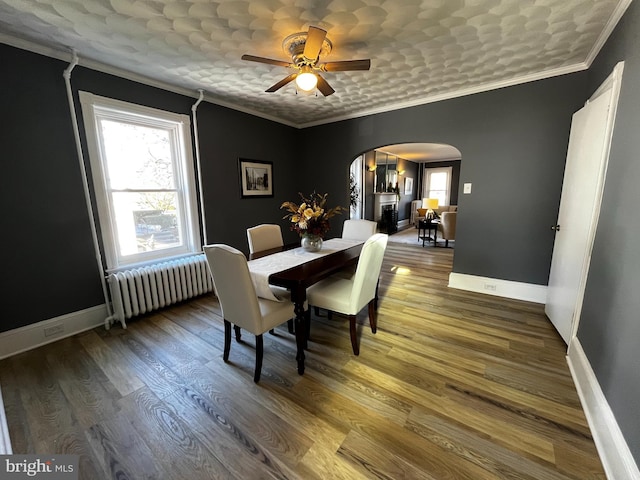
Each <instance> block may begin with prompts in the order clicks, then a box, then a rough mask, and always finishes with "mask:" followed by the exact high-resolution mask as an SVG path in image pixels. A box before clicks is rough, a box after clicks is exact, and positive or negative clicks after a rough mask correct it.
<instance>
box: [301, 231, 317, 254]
mask: <svg viewBox="0 0 640 480" xmlns="http://www.w3.org/2000/svg"><path fill="white" fill-rule="evenodd" d="M300 246H302V248H304V249H305V250H306V251H307V252H319V251H320V250H321V249H322V237H321V236H320V235H311V234H308V233H305V234H304V235H303V236H302V239H301V240H300Z"/></svg>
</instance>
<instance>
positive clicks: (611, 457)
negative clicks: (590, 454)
mask: <svg viewBox="0 0 640 480" xmlns="http://www.w3.org/2000/svg"><path fill="white" fill-rule="evenodd" d="M567 363H568V364H569V369H570V370H571V375H572V376H573V382H574V383H575V385H576V389H577V390H578V395H579V396H580V402H581V403H582V408H583V409H584V413H585V416H586V417H587V422H589V427H590V428H591V434H592V435H593V440H594V442H595V444H596V448H597V449H598V454H599V455H600V460H601V461H602V466H603V467H604V471H605V473H606V474H607V478H608V479H610V480H640V471H639V470H638V465H637V464H636V462H635V460H634V458H633V455H632V454H631V451H630V450H629V446H628V445H627V442H626V440H625V439H624V436H623V435H622V432H621V431H620V427H619V426H618V422H617V421H616V418H615V416H614V415H613V412H612V411H611V407H610V406H609V403H608V402H607V399H606V398H605V396H604V393H603V392H602V389H601V388H600V384H599V383H598V379H597V378H596V376H595V374H594V373H593V370H592V368H591V364H590V363H589V360H588V359H587V356H586V355H585V353H584V350H583V349H582V345H581V344H580V341H579V340H578V339H577V338H576V337H574V338H573V340H571V344H570V345H569V354H568V355H567Z"/></svg>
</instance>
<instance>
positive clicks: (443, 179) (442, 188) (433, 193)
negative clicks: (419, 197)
mask: <svg viewBox="0 0 640 480" xmlns="http://www.w3.org/2000/svg"><path fill="white" fill-rule="evenodd" d="M424 171H425V175H424V178H425V182H424V197H425V198H437V199H438V204H439V205H449V201H450V199H451V173H452V171H453V168H452V167H442V168H428V167H426V168H425V169H424Z"/></svg>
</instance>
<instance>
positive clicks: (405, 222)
mask: <svg viewBox="0 0 640 480" xmlns="http://www.w3.org/2000/svg"><path fill="white" fill-rule="evenodd" d="M408 226H409V219H404V220H400V221H399V222H398V229H402V228H407V227H408Z"/></svg>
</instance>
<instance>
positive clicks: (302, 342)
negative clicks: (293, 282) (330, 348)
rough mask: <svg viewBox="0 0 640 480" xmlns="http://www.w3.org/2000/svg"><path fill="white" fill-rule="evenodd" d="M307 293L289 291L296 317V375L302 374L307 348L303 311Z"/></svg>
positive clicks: (305, 323) (305, 322)
mask: <svg viewBox="0 0 640 480" xmlns="http://www.w3.org/2000/svg"><path fill="white" fill-rule="evenodd" d="M306 296H307V291H306V290H305V289H302V291H294V290H292V291H291V297H292V300H293V303H294V307H293V311H294V313H295V315H296V317H295V319H294V322H295V334H296V347H297V352H296V360H297V361H298V374H300V375H302V374H304V349H305V348H306V346H307V321H306V315H305V311H304V302H305V300H306Z"/></svg>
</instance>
